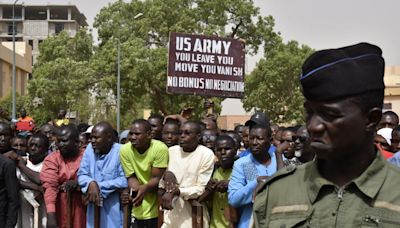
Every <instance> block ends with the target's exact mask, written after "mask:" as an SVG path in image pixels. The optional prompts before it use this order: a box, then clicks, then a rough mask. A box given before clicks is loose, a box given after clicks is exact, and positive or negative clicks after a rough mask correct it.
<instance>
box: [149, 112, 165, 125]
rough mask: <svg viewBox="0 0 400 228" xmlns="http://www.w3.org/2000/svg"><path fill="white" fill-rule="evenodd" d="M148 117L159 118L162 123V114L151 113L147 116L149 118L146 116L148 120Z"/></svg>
mask: <svg viewBox="0 0 400 228" xmlns="http://www.w3.org/2000/svg"><path fill="white" fill-rule="evenodd" d="M149 119H158V120H160V122H161V123H164V116H163V115H160V114H158V113H154V114H151V115H150V116H149V118H147V120H149Z"/></svg>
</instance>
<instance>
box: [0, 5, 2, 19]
mask: <svg viewBox="0 0 400 228" xmlns="http://www.w3.org/2000/svg"><path fill="white" fill-rule="evenodd" d="M0 19H3V7H1V6H0Z"/></svg>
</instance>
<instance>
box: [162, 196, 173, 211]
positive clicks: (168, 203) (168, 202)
mask: <svg viewBox="0 0 400 228" xmlns="http://www.w3.org/2000/svg"><path fill="white" fill-rule="evenodd" d="M173 199H174V194H172V193H164V195H163V196H162V198H161V202H162V204H161V207H162V208H163V209H165V210H172V209H174V207H173V206H172V201H173Z"/></svg>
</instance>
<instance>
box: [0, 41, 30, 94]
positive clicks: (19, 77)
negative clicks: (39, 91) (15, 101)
mask: <svg viewBox="0 0 400 228" xmlns="http://www.w3.org/2000/svg"><path fill="white" fill-rule="evenodd" d="M12 64H13V51H12V42H1V43H0V99H1V98H3V97H6V96H8V95H10V94H11V88H12ZM15 69H16V71H15V76H16V92H17V93H18V94H20V95H25V94H26V93H27V83H28V80H29V75H30V74H32V49H31V47H30V46H29V45H28V43H27V42H16V43H15Z"/></svg>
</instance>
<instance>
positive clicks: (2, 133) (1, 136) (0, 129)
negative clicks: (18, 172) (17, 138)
mask: <svg viewBox="0 0 400 228" xmlns="http://www.w3.org/2000/svg"><path fill="white" fill-rule="evenodd" d="M11 138H12V132H11V129H10V127H8V126H6V125H4V124H0V153H1V154H3V153H5V152H8V151H10V150H11Z"/></svg>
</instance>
